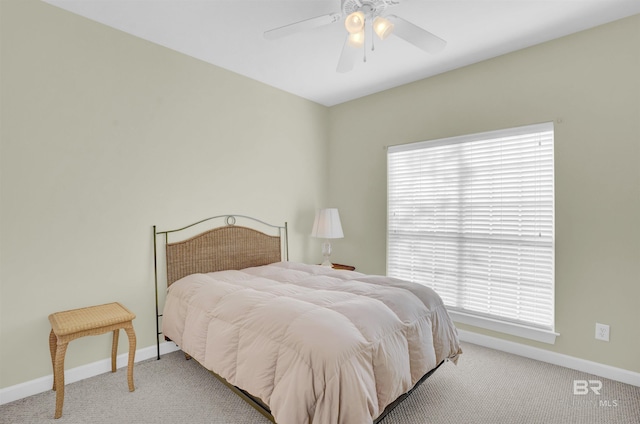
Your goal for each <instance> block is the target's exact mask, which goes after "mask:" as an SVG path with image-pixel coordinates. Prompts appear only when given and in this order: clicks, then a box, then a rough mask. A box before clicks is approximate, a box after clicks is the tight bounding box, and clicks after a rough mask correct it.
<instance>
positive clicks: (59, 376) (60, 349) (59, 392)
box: [53, 343, 67, 418]
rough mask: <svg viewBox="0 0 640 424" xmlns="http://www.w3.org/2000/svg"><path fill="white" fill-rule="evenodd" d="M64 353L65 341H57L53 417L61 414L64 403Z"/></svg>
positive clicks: (65, 351) (54, 367) (65, 348)
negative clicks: (54, 411) (54, 412)
mask: <svg viewBox="0 0 640 424" xmlns="http://www.w3.org/2000/svg"><path fill="white" fill-rule="evenodd" d="M66 353H67V343H58V344H57V346H56V353H55V360H54V365H53V379H54V381H55V388H54V390H55V391H56V414H55V416H54V418H60V417H61V416H62V405H63V404H64V355H65V354H66Z"/></svg>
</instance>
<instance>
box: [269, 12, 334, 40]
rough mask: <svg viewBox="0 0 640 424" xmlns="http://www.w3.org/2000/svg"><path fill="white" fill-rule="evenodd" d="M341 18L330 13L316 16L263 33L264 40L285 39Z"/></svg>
mask: <svg viewBox="0 0 640 424" xmlns="http://www.w3.org/2000/svg"><path fill="white" fill-rule="evenodd" d="M341 17H342V15H340V13H330V14H328V15H322V16H316V17H315V18H311V19H305V20H304V21H300V22H295V23H293V24H289V25H285V26H281V27H279V28H274V29H270V30H268V31H265V32H264V38H266V39H267V40H275V39H276V38H281V37H286V36H287V35H291V34H295V33H296V32H300V31H305V30H308V29H313V28H317V27H320V26H323V25H329V24H332V23H334V22H336V21H339V20H340V18H341Z"/></svg>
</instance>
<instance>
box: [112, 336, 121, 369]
mask: <svg viewBox="0 0 640 424" xmlns="http://www.w3.org/2000/svg"><path fill="white" fill-rule="evenodd" d="M119 335H120V329H119V328H118V329H117V330H113V343H112V345H111V372H116V356H118V336H119Z"/></svg>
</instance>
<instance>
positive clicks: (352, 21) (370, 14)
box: [264, 0, 447, 73]
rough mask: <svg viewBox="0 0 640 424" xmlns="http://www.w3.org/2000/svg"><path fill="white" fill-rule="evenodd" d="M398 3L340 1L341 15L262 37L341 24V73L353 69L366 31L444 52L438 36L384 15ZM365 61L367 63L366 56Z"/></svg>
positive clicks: (272, 31)
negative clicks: (344, 31)
mask: <svg viewBox="0 0 640 424" xmlns="http://www.w3.org/2000/svg"><path fill="white" fill-rule="evenodd" d="M399 3H400V0H341V5H342V12H340V13H338V12H336V13H329V14H327V15H321V16H316V17H314V18H310V19H305V20H303V21H299V22H294V23H292V24H288V25H284V26H281V27H278V28H274V29H270V30H268V31H265V33H264V38H266V39H268V40H274V39H277V38H281V37H285V36H287V35H291V34H295V33H297V32H300V31H306V30H310V29H313V28H317V27H321V26H324V25H329V24H332V23H334V22H337V21H344V26H345V28H346V30H347V37H346V40H345V42H344V46H343V47H342V53H341V55H340V59H339V60H338V67H337V69H336V70H337V71H338V72H341V73H344V72H349V71H350V70H352V69H353V67H354V65H355V59H356V55H357V52H358V49H359V48H366V47H365V32H366V30H367V28H369V29H370V30H371V34H373V32H375V33H376V35H377V36H378V37H379V38H380V39H381V40H384V39H386V38H387V37H389V36H390V35H395V36H397V37H400V38H402V39H403V40H405V41H407V42H409V43H411V44H413V45H414V46H416V47H418V48H420V49H421V50H424V51H425V52H427V53H437V52H439V51H441V50H442V49H444V47H445V45H446V44H447V42H446V41H444V40H443V39H441V38H440V37H437V36H436V35H434V34H432V33H430V32H429V31H427V30H425V29H422V28H420V27H419V26H417V25H415V24H412V23H411V22H409V21H407V20H405V19H403V18H401V17H399V16H396V15H393V14H387V9H388V8H389V7H391V6H395V5H397V4H399ZM372 41H373V40H372ZM372 41H371V45H372V49H373V42H372ZM364 60H365V61H366V54H365V56H364Z"/></svg>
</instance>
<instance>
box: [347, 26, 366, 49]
mask: <svg viewBox="0 0 640 424" xmlns="http://www.w3.org/2000/svg"><path fill="white" fill-rule="evenodd" d="M363 44H364V29H363V30H362V31H360V32H356V33H354V34H349V45H350V46H351V47H362V45H363Z"/></svg>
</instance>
